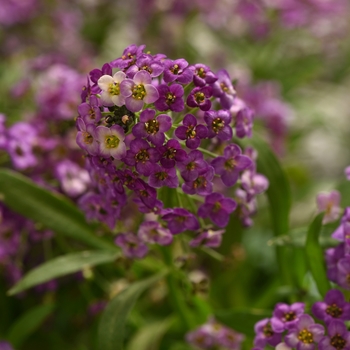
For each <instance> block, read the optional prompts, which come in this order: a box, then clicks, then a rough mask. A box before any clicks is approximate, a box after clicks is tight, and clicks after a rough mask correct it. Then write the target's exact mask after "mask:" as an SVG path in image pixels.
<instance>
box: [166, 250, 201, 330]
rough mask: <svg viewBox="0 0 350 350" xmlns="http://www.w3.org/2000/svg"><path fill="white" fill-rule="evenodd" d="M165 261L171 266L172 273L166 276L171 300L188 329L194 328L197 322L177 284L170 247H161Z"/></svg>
mask: <svg viewBox="0 0 350 350" xmlns="http://www.w3.org/2000/svg"><path fill="white" fill-rule="evenodd" d="M160 249H161V251H162V254H163V257H164V261H165V263H166V265H168V266H169V267H170V273H169V274H168V275H167V277H166V281H167V285H168V291H169V295H170V299H171V302H172V304H173V307H174V309H175V310H176V311H177V313H178V315H179V318H180V320H181V323H182V324H183V325H184V326H185V327H186V329H187V330H189V329H193V328H194V327H195V324H194V322H193V319H192V317H191V315H190V311H189V310H188V306H187V305H186V302H185V300H184V298H183V295H182V293H181V291H180V290H179V286H178V284H177V281H176V278H175V276H174V272H173V271H172V262H173V261H172V260H173V258H172V255H171V252H170V250H169V247H160Z"/></svg>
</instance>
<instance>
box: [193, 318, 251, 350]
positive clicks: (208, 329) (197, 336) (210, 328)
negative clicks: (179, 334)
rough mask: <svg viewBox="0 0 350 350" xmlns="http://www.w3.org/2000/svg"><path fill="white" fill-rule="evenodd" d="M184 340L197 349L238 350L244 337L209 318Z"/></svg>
mask: <svg viewBox="0 0 350 350" xmlns="http://www.w3.org/2000/svg"><path fill="white" fill-rule="evenodd" d="M186 340H187V342H188V343H190V344H191V345H194V346H196V347H198V348H199V349H214V347H215V349H216V348H219V347H220V349H221V347H223V348H225V349H232V350H239V349H240V347H241V343H242V341H243V340H244V335H243V334H240V333H237V332H236V331H234V330H233V329H230V328H228V327H225V326H223V325H222V324H220V323H219V322H217V321H216V320H215V319H214V318H213V317H211V318H210V319H209V320H208V321H207V322H206V323H205V324H203V325H201V326H200V327H198V328H197V329H195V330H193V331H192V332H189V333H187V334H186Z"/></svg>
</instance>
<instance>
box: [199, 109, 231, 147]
mask: <svg viewBox="0 0 350 350" xmlns="http://www.w3.org/2000/svg"><path fill="white" fill-rule="evenodd" d="M204 120H205V122H206V123H207V125H208V130H209V132H208V137H209V138H213V137H215V136H217V137H218V138H219V139H220V140H222V141H227V140H231V138H232V135H233V133H232V127H231V125H230V123H231V120H232V117H231V114H230V112H229V111H225V110H222V109H221V110H219V111H208V112H205V114H204Z"/></svg>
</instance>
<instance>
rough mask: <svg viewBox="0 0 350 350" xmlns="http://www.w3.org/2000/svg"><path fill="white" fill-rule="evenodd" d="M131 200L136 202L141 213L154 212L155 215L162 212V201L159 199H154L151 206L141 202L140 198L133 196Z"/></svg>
mask: <svg viewBox="0 0 350 350" xmlns="http://www.w3.org/2000/svg"><path fill="white" fill-rule="evenodd" d="M133 201H134V202H135V203H136V204H137V207H138V209H139V210H140V212H141V213H144V214H149V213H154V214H156V215H161V214H162V212H163V207H164V203H163V202H162V201H160V200H159V199H156V200H155V201H154V205H153V207H149V206H147V205H145V203H143V202H142V200H141V199H140V198H134V199H133Z"/></svg>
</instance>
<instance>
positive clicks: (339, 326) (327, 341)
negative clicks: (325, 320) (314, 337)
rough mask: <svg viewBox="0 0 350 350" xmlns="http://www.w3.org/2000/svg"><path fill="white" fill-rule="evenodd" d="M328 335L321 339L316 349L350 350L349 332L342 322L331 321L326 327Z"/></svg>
mask: <svg viewBox="0 0 350 350" xmlns="http://www.w3.org/2000/svg"><path fill="white" fill-rule="evenodd" d="M327 330H328V335H327V336H326V337H323V338H322V339H321V340H320V342H319V344H318V348H319V349H320V350H349V349H350V332H349V331H348V329H347V328H346V326H345V324H344V322H343V321H340V320H332V321H331V322H330V323H329V325H328V327H327Z"/></svg>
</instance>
